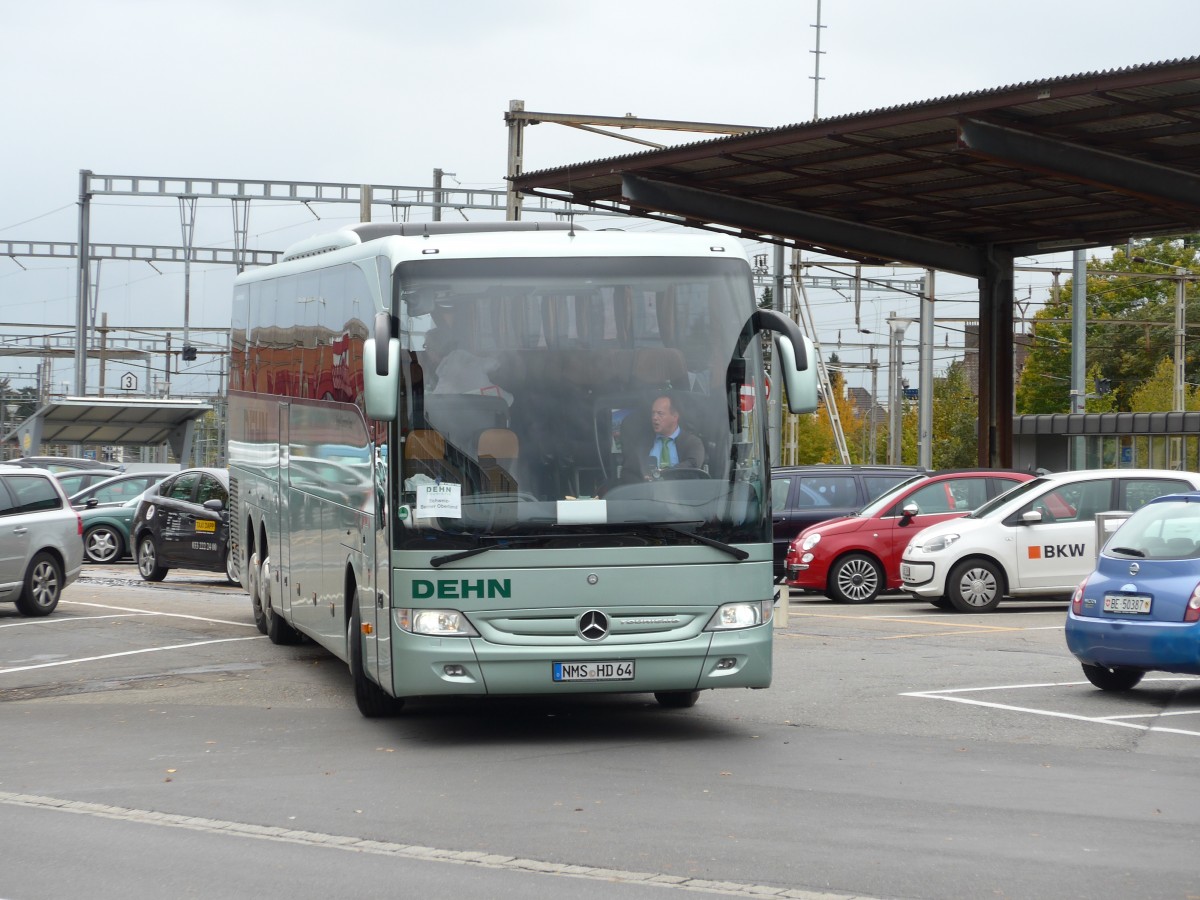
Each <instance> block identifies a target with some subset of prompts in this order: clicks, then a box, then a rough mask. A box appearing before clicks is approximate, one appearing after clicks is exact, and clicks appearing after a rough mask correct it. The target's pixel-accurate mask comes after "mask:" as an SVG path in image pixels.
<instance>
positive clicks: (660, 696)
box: [654, 691, 700, 709]
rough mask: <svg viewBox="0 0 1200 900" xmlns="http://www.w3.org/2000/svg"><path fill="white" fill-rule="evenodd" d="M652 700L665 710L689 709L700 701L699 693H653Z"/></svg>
mask: <svg viewBox="0 0 1200 900" xmlns="http://www.w3.org/2000/svg"><path fill="white" fill-rule="evenodd" d="M654 699H655V700H657V701H658V705H659V706H662V707H664V708H666V709H691V708H692V707H693V706H695V705H696V701H697V700H699V699H700V692H699V691H655V692H654Z"/></svg>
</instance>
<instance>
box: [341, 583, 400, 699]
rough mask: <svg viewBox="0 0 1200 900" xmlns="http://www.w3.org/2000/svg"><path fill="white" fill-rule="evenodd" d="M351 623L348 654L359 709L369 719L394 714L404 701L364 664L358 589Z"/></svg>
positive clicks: (347, 647)
mask: <svg viewBox="0 0 1200 900" xmlns="http://www.w3.org/2000/svg"><path fill="white" fill-rule="evenodd" d="M353 604H354V606H353V609H352V610H351V612H350V625H349V627H348V628H347V629H346V650H347V653H346V655H347V656H348V657H349V661H350V674H351V676H352V677H353V678H354V702H355V703H356V704H358V711H359V712H360V713H362V714H363V715H364V716H366V717H367V718H368V719H380V718H384V717H387V716H394V715H396V713H398V712H400V710H401V709H402V708H403V707H404V701H403V700H402V699H400V698H398V697H393V696H391V695H390V694H388V693H387V692H386V691H384V689H383V688H381V687H380V686H379V685H378V684H376V683H375V682H374V681H372V680H371V679H370V678H369V677H368V676H367V670H366V668H365V667H364V666H363V633H362V617H361V616H360V615H359V612H358V591H357V590H356V591H355V592H354V600H353Z"/></svg>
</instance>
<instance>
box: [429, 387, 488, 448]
mask: <svg viewBox="0 0 1200 900" xmlns="http://www.w3.org/2000/svg"><path fill="white" fill-rule="evenodd" d="M425 421H426V422H427V423H428V424H429V425H430V426H431V427H433V428H436V429H437V430H438V431H440V432H441V433H442V434H443V435H445V436H446V440H447V441H448V442H449V443H450V444H451V445H452V447H454V448H455V450H456V451H457V452H458V453H460V454H462V455H464V456H469V455H470V454H472V453H474V451H475V447H476V444H477V442H478V440H479V435H480V434H482V433H483V432H484V431H485V430H486V429H488V428H507V427H508V404H507V403H505V402H504V398H503V397H501V396H499V395H498V394H436V393H434V394H426V395H425Z"/></svg>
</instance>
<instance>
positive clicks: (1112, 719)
mask: <svg viewBox="0 0 1200 900" xmlns="http://www.w3.org/2000/svg"><path fill="white" fill-rule="evenodd" d="M1172 681H1190V682H1193V683H1197V684H1200V680H1198V679H1195V678H1188V677H1163V678H1147V679H1145V680H1144V681H1143V682H1142V683H1143V684H1150V683H1152V682H1172ZM1081 685H1090V682H1087V681H1059V682H1050V683H1045V684H1004V685H993V686H991V687H977V688H953V689H949V690H944V691H908V692H906V693H903V694H901V695H900V696H901V697H917V698H919V699H922V700H947V701H949V702H951V703H965V704H967V705H968V706H982V707H986V708H988V709H1002V710H1005V711H1008V712H1021V713H1029V714H1031V715H1035V716H1050V717H1052V718H1056V719H1071V720H1073V721H1076V722H1091V723H1092V724H1094V725H1112V726H1116V727H1118V728H1133V729H1137V730H1139V731H1157V732H1163V733H1167V734H1183V735H1188V736H1189V737H1200V731H1187V730H1185V729H1182V728H1165V727H1163V726H1161V725H1140V724H1138V723H1137V722H1127V721H1123V720H1124V719H1133V718H1154V719H1157V718H1160V717H1163V716H1181V715H1197V714H1200V710H1183V711H1179V712H1172V713H1157V714H1150V715H1145V716H1142V715H1138V716H1120V715H1115V716H1081V715H1077V714H1075V713H1068V712H1059V711H1057V710H1050V709H1037V708H1036V707H1030V706H1013V705H1011V704H1008V703H990V702H988V701H986V700H973V699H971V698H969V697H963V696H954V695H961V694H974V693H983V692H986V691H1013V690H1025V689H1029V688H1048V687H1079V686H1081Z"/></svg>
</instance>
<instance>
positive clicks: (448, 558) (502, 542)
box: [429, 536, 546, 569]
mask: <svg viewBox="0 0 1200 900" xmlns="http://www.w3.org/2000/svg"><path fill="white" fill-rule="evenodd" d="M494 540H495V541H496V543H494V544H480V545H479V546H478V547H472V548H471V549H470V550H461V551H459V552H458V553H447V554H446V555H445V556H435V557H434V558H433V559H431V560H430V561H429V565H431V566H433V568H435V569H437V568H439V567H441V566H444V565H446V564H447V563H452V562H458V561H459V560H460V559H470V558H471V557H472V556H478V555H479V554H480V553H487V552H488V551H489V550H512V549H514V548H517V547H523V546H527V545H530V544H540V543H542V542H543V541H545V540H546V537H545V536H538V537H530V538H516V539H509V538H494Z"/></svg>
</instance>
